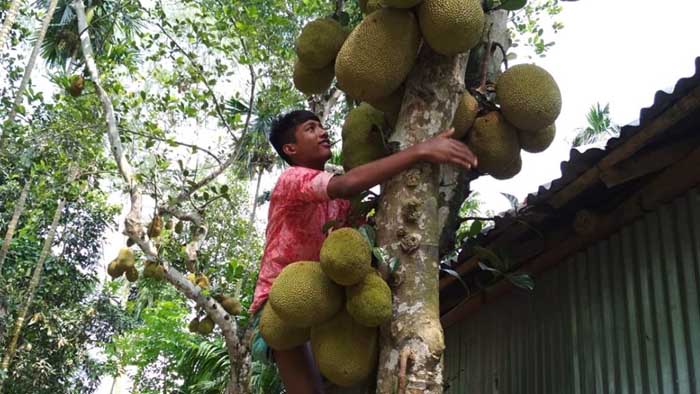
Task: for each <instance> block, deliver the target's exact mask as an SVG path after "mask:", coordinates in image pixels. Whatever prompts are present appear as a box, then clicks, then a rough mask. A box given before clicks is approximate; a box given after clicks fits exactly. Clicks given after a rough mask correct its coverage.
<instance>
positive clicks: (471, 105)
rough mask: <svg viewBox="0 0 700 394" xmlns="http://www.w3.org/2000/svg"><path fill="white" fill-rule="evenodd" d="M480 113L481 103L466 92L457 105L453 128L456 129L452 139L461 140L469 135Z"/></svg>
mask: <svg viewBox="0 0 700 394" xmlns="http://www.w3.org/2000/svg"><path fill="white" fill-rule="evenodd" d="M478 113H479V103H478V102H477V101H476V99H475V98H474V96H472V95H471V93H469V92H468V91H466V90H465V91H464V94H463V95H462V98H461V99H460V100H459V103H458V104H457V110H456V111H455V117H454V119H453V120H452V127H453V128H454V129H455V132H454V134H453V135H452V138H455V139H458V140H461V139H462V138H464V136H466V135H467V132H468V131H469V129H471V127H472V125H473V124H474V120H475V119H476V115H477V114H478Z"/></svg>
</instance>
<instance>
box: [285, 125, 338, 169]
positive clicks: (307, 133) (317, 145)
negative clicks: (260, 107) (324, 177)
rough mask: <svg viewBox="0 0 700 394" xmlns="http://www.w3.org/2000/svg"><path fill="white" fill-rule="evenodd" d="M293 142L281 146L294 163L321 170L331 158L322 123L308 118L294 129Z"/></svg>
mask: <svg viewBox="0 0 700 394" xmlns="http://www.w3.org/2000/svg"><path fill="white" fill-rule="evenodd" d="M294 136H295V138H296V142H295V143H291V144H285V145H284V147H283V148H282V149H283V150H284V152H285V153H286V154H287V155H288V156H289V157H290V158H291V159H292V162H293V163H294V164H296V165H301V166H304V167H310V168H316V169H320V170H322V169H323V167H324V165H325V164H326V162H327V161H328V159H330V158H331V141H330V139H329V138H328V133H327V132H326V130H325V129H324V128H323V125H321V123H320V122H319V121H317V120H314V119H310V120H307V121H306V122H304V123H302V124H300V125H298V126H297V127H296V129H295V130H294Z"/></svg>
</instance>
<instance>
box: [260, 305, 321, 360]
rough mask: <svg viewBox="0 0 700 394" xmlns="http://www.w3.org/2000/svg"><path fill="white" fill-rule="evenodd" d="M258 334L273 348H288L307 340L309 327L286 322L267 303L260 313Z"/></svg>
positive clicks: (309, 332) (309, 331)
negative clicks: (295, 325)
mask: <svg viewBox="0 0 700 394" xmlns="http://www.w3.org/2000/svg"><path fill="white" fill-rule="evenodd" d="M259 327H260V335H262V337H263V339H264V340H265V342H267V344H268V345H269V346H270V347H271V348H272V349H274V350H289V349H292V348H295V347H297V346H299V345H302V344H304V343H306V342H308V341H309V338H310V336H311V329H310V328H309V327H305V328H300V327H294V326H292V325H290V324H288V323H286V322H285V321H284V320H282V318H281V317H280V316H279V315H278V314H277V313H276V312H275V310H274V309H273V308H272V307H271V306H270V305H269V304H268V305H265V307H264V308H263V310H262V312H261V315H260V325H259Z"/></svg>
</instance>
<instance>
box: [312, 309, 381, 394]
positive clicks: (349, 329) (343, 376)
mask: <svg viewBox="0 0 700 394" xmlns="http://www.w3.org/2000/svg"><path fill="white" fill-rule="evenodd" d="M377 337H378V330H377V328H369V327H365V326H363V325H361V324H359V323H357V322H356V321H354V320H353V319H352V317H350V314H348V312H347V311H345V310H342V311H341V312H340V313H338V315H336V316H335V317H334V318H333V319H332V320H330V321H328V322H326V323H324V324H321V325H318V326H315V327H312V328H311V349H312V351H313V354H314V359H315V360H316V364H317V365H318V369H319V370H320V371H321V373H322V374H323V376H325V377H326V378H328V380H330V381H331V382H333V383H335V384H337V385H338V386H343V387H349V386H354V385H356V384H359V383H362V382H364V381H366V380H367V379H368V378H369V377H370V375H371V374H372V372H373V371H374V370H375V368H376V366H377V357H378V354H379V352H378V345H377Z"/></svg>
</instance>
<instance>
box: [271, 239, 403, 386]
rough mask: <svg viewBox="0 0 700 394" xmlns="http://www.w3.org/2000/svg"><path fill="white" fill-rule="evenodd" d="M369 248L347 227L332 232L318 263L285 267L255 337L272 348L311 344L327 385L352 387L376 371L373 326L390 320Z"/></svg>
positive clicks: (386, 295) (386, 292)
mask: <svg viewBox="0 0 700 394" xmlns="http://www.w3.org/2000/svg"><path fill="white" fill-rule="evenodd" d="M371 263H372V256H371V248H370V245H369V243H368V242H367V241H366V240H365V238H364V237H363V236H362V235H361V234H360V233H359V232H358V231H357V230H354V229H351V228H343V229H339V230H336V231H333V232H332V233H331V234H330V235H329V236H328V238H327V239H326V241H325V242H324V243H323V246H322V247H321V252H320V262H316V261H299V262H296V263H293V264H290V265H288V266H287V267H285V268H284V269H283V270H282V272H281V273H280V274H279V276H278V277H277V278H276V279H275V282H274V283H273V285H272V288H271V289H270V295H269V302H268V303H267V304H266V305H265V307H264V308H263V310H262V315H261V317H260V334H261V335H262V337H263V338H264V339H265V341H266V342H267V343H268V345H269V346H270V347H271V348H273V349H275V350H288V349H291V348H294V347H296V346H299V345H302V344H304V343H306V342H307V341H309V340H310V341H311V348H312V350H313V353H314V359H315V361H316V364H317V365H318V367H319V370H320V371H321V373H322V374H323V375H324V376H325V377H326V378H327V379H329V380H330V381H331V382H333V383H335V384H337V385H339V386H343V387H348V386H354V385H356V384H359V383H362V382H364V381H366V380H367V379H368V378H369V377H370V376H371V375H372V373H373V372H374V371H375V369H376V365H377V358H378V343H377V340H378V326H379V325H381V324H383V323H385V322H387V321H388V320H389V319H390V318H391V314H392V304H391V289H390V288H389V286H388V285H387V283H386V282H385V281H384V280H383V279H382V278H381V277H380V276H379V274H377V273H376V271H375V270H374V269H373V268H372V264H371Z"/></svg>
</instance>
